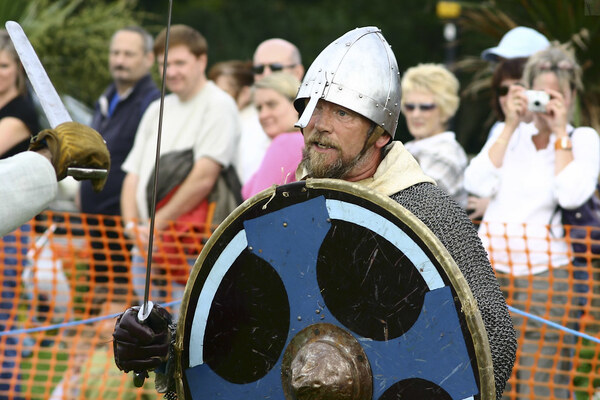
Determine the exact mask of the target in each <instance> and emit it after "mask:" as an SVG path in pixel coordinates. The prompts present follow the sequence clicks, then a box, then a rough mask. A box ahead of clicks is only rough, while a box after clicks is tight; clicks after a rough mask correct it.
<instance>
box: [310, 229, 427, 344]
mask: <svg viewBox="0 0 600 400" xmlns="http://www.w3.org/2000/svg"><path fill="white" fill-rule="evenodd" d="M349 249H350V251H348V250H349ZM317 279H318V282H319V286H320V288H321V294H322V295H323V299H324V300H325V303H326V304H327V307H328V308H329V310H330V311H331V313H332V314H333V315H334V316H335V317H336V318H337V319H338V320H339V321H340V322H341V323H342V324H343V325H344V326H345V327H346V328H348V329H350V330H351V331H353V332H355V333H358V334H360V335H361V336H364V337H366V338H370V339H373V340H390V339H394V338H397V337H399V336H402V335H403V334H404V333H405V332H406V331H408V330H409V329H410V328H411V327H412V326H413V324H414V322H415V321H416V320H417V319H418V318H419V314H420V313H421V308H422V306H423V302H424V296H425V293H426V292H427V291H428V290H429V289H428V287H427V284H426V283H425V280H424V279H423V277H422V276H421V274H419V273H418V272H417V270H416V269H415V266H414V265H413V263H412V262H411V261H410V260H409V259H408V257H406V256H405V255H404V254H403V253H402V252H401V251H400V250H398V248H397V247H395V246H394V245H393V244H391V243H390V242H389V241H387V240H386V239H384V238H383V237H381V236H380V235H378V234H376V233H374V232H373V231H371V230H369V229H367V228H365V227H363V226H359V225H355V224H353V223H351V222H346V221H341V220H335V221H332V227H331V229H330V231H329V233H328V234H327V236H326V237H325V240H324V241H323V245H322V246H321V249H320V251H319V258H318V261H317Z"/></svg>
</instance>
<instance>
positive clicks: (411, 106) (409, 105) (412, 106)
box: [403, 103, 436, 111]
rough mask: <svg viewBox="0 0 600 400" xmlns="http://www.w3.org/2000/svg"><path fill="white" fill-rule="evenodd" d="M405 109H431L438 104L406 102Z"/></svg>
mask: <svg viewBox="0 0 600 400" xmlns="http://www.w3.org/2000/svg"><path fill="white" fill-rule="evenodd" d="M403 107H404V111H414V110H415V109H417V108H418V109H419V110H421V111H431V110H433V109H434V108H435V107H436V105H435V103H429V104H417V103H404V106H403Z"/></svg>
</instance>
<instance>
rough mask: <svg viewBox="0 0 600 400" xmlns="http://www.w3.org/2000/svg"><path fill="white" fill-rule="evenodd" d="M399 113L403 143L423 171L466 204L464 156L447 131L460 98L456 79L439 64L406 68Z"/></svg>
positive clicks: (458, 201) (451, 133) (456, 198)
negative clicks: (404, 134) (402, 120)
mask: <svg viewBox="0 0 600 400" xmlns="http://www.w3.org/2000/svg"><path fill="white" fill-rule="evenodd" d="M401 85H402V101H401V106H402V113H403V114H404V117H405V118H406V124H407V126H408V130H409V132H410V134H411V135H412V136H413V137H414V138H415V139H414V140H411V141H410V142H407V143H406V144H405V147H406V150H408V151H409V152H410V153H411V154H412V155H413V156H414V157H415V158H416V160H417V161H418V162H419V164H420V165H421V168H422V169H423V171H424V172H425V173H426V174H427V175H429V176H430V177H432V178H433V179H435V181H436V183H437V185H438V186H439V187H441V188H442V189H444V190H445V191H446V193H448V194H449V195H450V196H451V197H453V198H454V200H456V202H457V203H458V204H460V206H461V207H463V208H464V207H466V205H467V192H466V191H465V189H464V187H463V174H464V171H465V168H466V166H467V156H466V154H465V151H464V149H463V148H462V146H461V145H460V144H459V143H458V142H457V141H456V136H455V134H454V132H451V131H448V130H447V128H448V122H449V121H450V119H451V118H452V117H453V116H454V114H455V113H456V110H457V109H458V105H459V103H460V99H459V97H458V88H459V83H458V80H457V79H456V77H455V76H454V75H453V74H452V73H451V72H450V71H448V70H447V69H446V68H445V67H444V66H443V65H440V64H420V65H418V66H416V67H412V68H409V69H408V70H407V71H406V73H405V74H404V77H403V78H402V82H401Z"/></svg>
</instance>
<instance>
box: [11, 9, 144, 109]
mask: <svg viewBox="0 0 600 400" xmlns="http://www.w3.org/2000/svg"><path fill="white" fill-rule="evenodd" d="M136 6H137V0H115V1H104V0H94V1H85V0H29V1H18V2H15V1H10V0H8V1H5V2H3V3H1V4H0V12H1V11H6V13H3V15H5V16H10V18H7V19H14V20H16V21H18V22H19V23H20V24H21V26H22V27H23V30H24V31H25V33H26V34H27V37H28V38H29V40H30V41H31V43H32V45H33V47H34V48H35V50H36V52H37V54H38V56H39V57H40V60H41V61H42V64H43V65H44V67H45V69H46V71H47V72H48V76H49V77H50V79H51V80H52V82H53V84H54V85H55V86H56V88H57V90H58V91H59V92H61V93H67V94H70V95H72V96H74V97H76V98H78V99H80V100H82V101H83V102H85V103H87V104H88V105H91V104H92V103H93V102H94V101H95V100H96V98H97V97H98V96H99V95H100V93H101V92H102V90H103V89H104V88H105V87H106V85H107V84H108V82H109V81H110V76H109V73H108V68H107V63H108V45H109V41H110V38H111V36H112V34H113V33H114V32H115V30H117V29H119V28H121V27H123V26H127V25H132V24H135V23H139V22H137V21H140V20H141V19H142V18H143V16H144V15H143V14H142V13H140V12H139V11H136Z"/></svg>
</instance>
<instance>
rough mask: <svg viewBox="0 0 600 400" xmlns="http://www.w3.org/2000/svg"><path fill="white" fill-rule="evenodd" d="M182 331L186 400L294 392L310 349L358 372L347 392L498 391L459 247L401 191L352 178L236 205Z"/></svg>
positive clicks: (180, 374) (474, 394)
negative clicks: (393, 194) (395, 194)
mask: <svg viewBox="0 0 600 400" xmlns="http://www.w3.org/2000/svg"><path fill="white" fill-rule="evenodd" d="M177 329H178V330H177V339H176V345H175V354H176V368H177V374H176V378H177V391H178V395H179V398H180V399H278V400H279V399H282V400H283V399H288V400H291V399H295V398H296V394H297V393H298V392H295V391H294V390H298V389H297V388H296V386H297V385H298V382H299V381H300V380H301V379H300V378H298V377H299V376H301V374H300V373H299V372H298V368H299V367H297V365H296V364H297V359H298V357H304V358H302V360H305V359H308V358H310V357H305V355H303V351H304V350H303V349H306V348H309V347H311V348H314V349H316V350H314V351H316V352H317V353H313V355H314V354H320V353H318V352H319V351H325V352H329V353H328V354H334V356H332V357H331V360H337V359H339V360H341V361H339V362H341V363H345V364H344V365H346V366H345V367H344V368H346V367H347V368H346V369H347V370H348V371H350V372H348V374H350V375H349V376H352V379H350V381H352V384H351V387H349V388H346V389H347V390H348V393H350V394H349V395H348V396H349V397H343V396H341V397H340V398H352V399H356V400H362V399H377V400H392V399H415V398H427V399H471V398H482V399H495V390H494V376H493V368H492V361H491V353H490V349H489V343H488V340H487V334H486V331H485V328H484V326H483V322H482V320H481V315H480V313H479V310H478V309H477V307H476V303H475V300H474V298H473V296H472V294H471V291H470V289H469V287H468V285H467V283H466V281H465V279H464V277H463V275H462V274H461V272H460V270H459V269H458V267H457V265H456V263H455V262H454V261H453V259H452V258H451V257H450V255H449V254H448V251H447V250H446V249H445V248H444V246H442V244H441V243H440V242H439V240H438V239H437V238H436V237H435V236H434V235H433V233H432V232H431V231H430V230H429V229H428V228H427V227H426V226H425V225H424V224H423V223H422V222H421V221H419V220H418V219H417V218H416V217H415V216H414V215H412V214H411V213H410V212H409V211H407V210H406V209H405V208H403V207H401V206H400V205H398V204H397V203H396V202H394V201H393V200H391V199H390V198H388V197H385V196H382V195H380V194H378V193H376V192H374V191H371V190H368V189H365V188H363V187H360V186H358V185H355V184H352V183H348V182H344V181H341V180H330V179H314V180H313V179H309V180H307V181H303V182H296V183H292V184H289V185H284V186H279V187H277V188H272V189H269V190H267V191H264V192H262V193H260V194H258V195H256V196H255V197H253V198H251V199H249V200H248V201H246V202H244V203H243V204H242V205H241V206H240V207H238V208H237V209H236V210H235V211H234V212H233V213H232V214H231V215H230V216H229V217H228V218H227V219H226V220H225V221H224V222H223V223H222V224H221V225H220V226H219V227H218V229H217V230H216V231H215V233H214V234H213V235H212V237H211V238H210V239H209V241H208V242H207V244H206V245H205V247H204V249H203V251H202V253H201V254H200V256H199V257H198V259H197V261H196V264H195V266H194V268H193V271H192V274H191V276H190V278H189V280H188V283H187V287H186V289H185V295H184V298H183V302H182V306H181V312H180V317H179V325H178V328H177ZM328 349H329V350H328ZM335 354H338V356H339V357H338V356H336V355H335ZM336 357H337V358H336ZM323 360H324V358H323ZM328 360H329V359H328ZM344 360H346V361H344ZM308 362H309V361H305V364H306V363H308ZM327 362H333V363H334V366H335V362H337V361H327ZM294 363H296V364H294ZM314 363H315V365H316V366H319V360H318V359H317V361H316V362H314ZM323 363H325V361H323ZM321 367H322V366H321ZM334 370H336V368H334ZM340 370H342V368H341V367H340ZM352 371H354V372H352ZM294 374H295V376H294ZM330 374H332V373H330ZM333 375H335V373H333ZM302 376H303V375H302ZM294 388H296V389H294ZM346 389H345V390H346ZM294 393H296V394H294ZM352 393H355V394H352Z"/></svg>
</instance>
